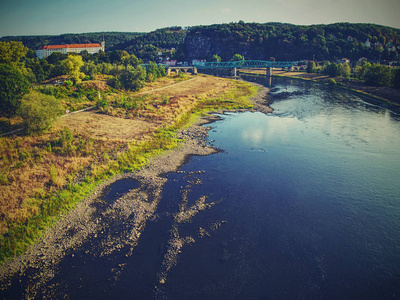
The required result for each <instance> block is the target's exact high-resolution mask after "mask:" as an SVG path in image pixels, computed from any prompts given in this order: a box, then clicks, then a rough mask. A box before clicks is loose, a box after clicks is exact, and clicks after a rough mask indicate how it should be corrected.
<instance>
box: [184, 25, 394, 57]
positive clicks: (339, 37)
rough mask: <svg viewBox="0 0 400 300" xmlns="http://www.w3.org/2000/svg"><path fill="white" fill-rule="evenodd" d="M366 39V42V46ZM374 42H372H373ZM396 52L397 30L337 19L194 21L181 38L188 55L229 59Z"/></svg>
mask: <svg viewBox="0 0 400 300" xmlns="http://www.w3.org/2000/svg"><path fill="white" fill-rule="evenodd" d="M367 39H369V41H370V43H371V47H366V46H365V42H366V41H367ZM375 43H376V45H375ZM393 45H394V46H395V47H396V50H397V51H400V49H399V48H397V47H400V29H395V28H390V27H385V26H380V25H374V24H352V23H336V24H329V25H311V26H299V25H293V24H282V23H266V24H258V23H244V22H242V21H240V22H239V23H231V24H220V25H211V26H198V27H193V28H191V29H190V32H189V33H188V34H187V37H186V51H187V55H188V57H189V58H209V57H211V56H212V55H214V54H217V55H219V56H220V57H221V58H222V60H223V61H224V60H229V59H231V58H232V56H233V55H234V54H236V53H238V54H241V55H243V56H244V57H245V59H262V60H265V59H266V60H269V59H270V58H271V57H274V58H276V59H277V60H300V59H309V60H311V59H313V56H314V57H315V59H316V60H332V59H336V58H343V57H346V58H350V59H353V60H354V59H358V58H360V57H367V58H369V59H379V56H380V58H381V59H395V58H396V51H391V50H389V49H393V48H392V46H393Z"/></svg>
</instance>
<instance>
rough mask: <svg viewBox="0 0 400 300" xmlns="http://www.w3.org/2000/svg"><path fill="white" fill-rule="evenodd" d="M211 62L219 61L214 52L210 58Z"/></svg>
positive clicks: (219, 58)
mask: <svg viewBox="0 0 400 300" xmlns="http://www.w3.org/2000/svg"><path fill="white" fill-rule="evenodd" d="M211 61H212V62H221V57H220V56H219V55H217V54H214V55H213V56H212V58H211Z"/></svg>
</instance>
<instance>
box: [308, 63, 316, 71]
mask: <svg viewBox="0 0 400 300" xmlns="http://www.w3.org/2000/svg"><path fill="white" fill-rule="evenodd" d="M315 68H316V65H315V62H314V61H312V60H310V61H309V62H308V64H307V73H313V72H314V70H315Z"/></svg>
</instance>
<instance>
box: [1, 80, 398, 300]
mask: <svg viewBox="0 0 400 300" xmlns="http://www.w3.org/2000/svg"><path fill="white" fill-rule="evenodd" d="M247 79H251V80H255V79H254V78H253V77H249V78H247ZM262 80H263V79H262V78H261V77H258V78H257V81H258V82H261V81H262ZM265 84H267V85H268V83H265ZM271 100H272V104H271V106H272V108H273V109H274V112H273V113H272V114H268V115H265V114H262V113H259V112H255V113H252V112H242V113H227V114H225V115H221V119H220V120H219V121H217V122H215V123H213V124H211V126H212V129H211V130H210V132H209V137H208V141H209V143H210V144H212V145H213V146H214V147H217V148H219V149H221V151H220V152H219V153H218V154H213V155H209V156H201V157H200V156H193V157H191V158H190V159H189V160H188V162H187V163H186V164H185V165H183V166H182V167H181V170H180V171H179V172H176V173H169V174H166V175H165V176H166V177H167V179H168V182H167V183H166V184H165V186H164V188H163V194H162V198H161V201H160V203H159V204H158V207H157V210H156V214H155V217H154V218H152V219H151V220H149V221H148V222H147V224H146V227H145V229H144V231H143V234H142V236H141V237H140V240H139V244H138V245H137V246H136V247H135V249H134V251H133V252H131V254H130V255H126V251H125V252H124V251H120V252H116V253H113V254H111V255H108V256H99V255H92V256H89V257H88V255H87V253H88V252H89V251H88V249H91V253H92V252H93V253H95V252H96V251H95V250H93V248H94V247H96V245H97V244H96V241H95V240H90V241H88V242H86V243H84V244H83V245H82V247H81V248H80V250H77V251H76V252H75V253H74V254H73V255H72V256H68V257H65V259H64V260H63V261H62V262H61V263H60V265H59V266H58V267H57V272H56V274H55V276H54V277H53V279H51V281H50V282H49V283H48V287H51V289H52V292H51V293H50V292H49V291H46V290H45V289H41V290H39V291H38V293H37V296H38V297H39V298H41V297H43V296H46V295H47V296H48V295H51V297H52V298H63V297H67V298H70V299H86V298H89V299H94V298H96V299H110V298H115V299H398V298H400V187H399V186H400V185H399V184H400V159H399V158H400V154H399V149H400V116H399V115H398V114H397V113H396V112H394V111H392V110H390V109H389V108H385V107H381V106H377V105H375V104H372V103H368V102H367V100H366V99H362V98H360V97H359V96H356V95H353V94H351V93H348V92H346V91H341V90H336V89H332V88H330V87H326V86H322V85H317V84H313V83H309V82H303V81H295V80H289V79H281V78H273V80H272V84H271ZM135 184H136V183H135V182H132V181H129V180H125V181H122V182H119V183H118V182H117V183H116V184H115V185H114V187H113V188H114V194H113V195H116V193H117V192H119V193H124V190H126V189H127V186H129V187H130V188H133V187H135ZM110 197H111V196H110ZM116 232H118V231H116ZM19 289H21V287H19ZM21 294H24V293H23V292H21V291H16V290H13V289H11V290H10V291H9V294H8V296H9V297H11V296H16V295H21Z"/></svg>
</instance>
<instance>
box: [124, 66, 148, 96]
mask: <svg viewBox="0 0 400 300" xmlns="http://www.w3.org/2000/svg"><path fill="white" fill-rule="evenodd" d="M145 79H146V70H145V69H144V68H143V67H142V66H138V67H137V68H134V67H131V66H128V67H127V68H125V69H124V70H122V72H121V75H120V77H119V81H120V82H121V84H122V86H123V87H124V88H125V89H127V90H132V91H137V90H139V89H141V88H142V87H143V86H144V80H145Z"/></svg>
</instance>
